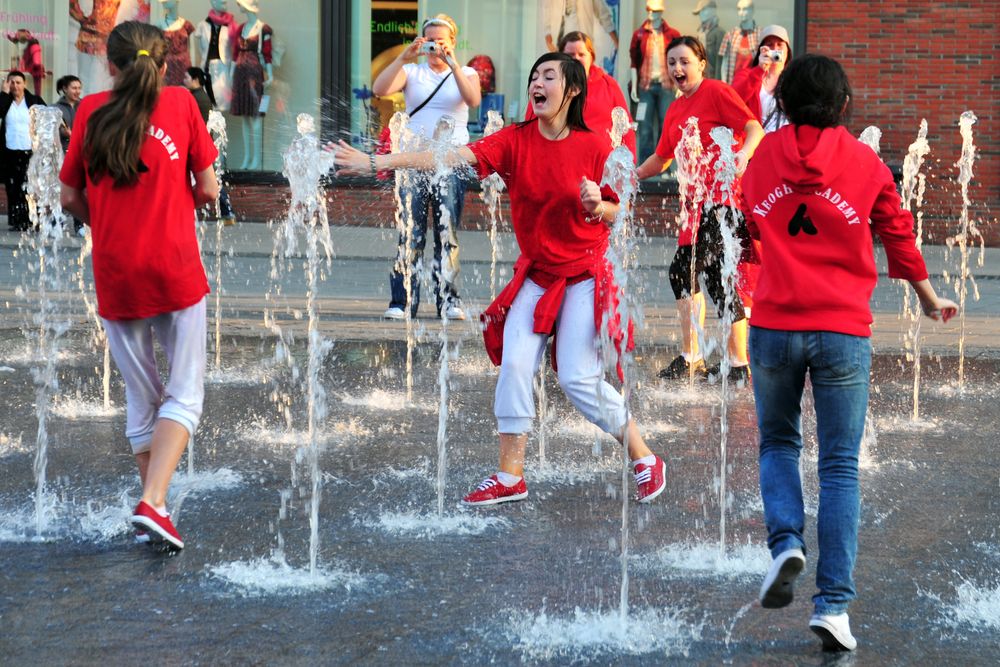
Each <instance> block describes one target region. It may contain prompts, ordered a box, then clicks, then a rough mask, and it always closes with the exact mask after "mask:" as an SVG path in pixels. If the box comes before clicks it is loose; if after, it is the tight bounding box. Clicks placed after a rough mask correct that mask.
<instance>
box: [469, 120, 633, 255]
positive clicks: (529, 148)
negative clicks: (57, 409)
mask: <svg viewBox="0 0 1000 667" xmlns="http://www.w3.org/2000/svg"><path fill="white" fill-rule="evenodd" d="M469 148H470V149H471V150H472V152H473V154H474V155H475V156H476V159H477V160H478V164H477V165H476V171H477V172H478V173H479V177H480V178H486V177H487V176H489V175H490V174H492V173H497V174H499V175H500V178H502V179H503V181H504V183H505V184H506V186H507V192H508V193H510V209H511V218H512V225H513V227H514V235H515V236H516V237H517V244H518V246H519V247H520V249H521V254H522V255H524V256H525V257H527V258H528V259H530V260H531V261H532V262H533V263H535V264H538V265H540V266H543V267H544V266H548V267H553V268H558V267H561V266H566V265H571V264H579V263H580V262H581V261H584V262H593V263H596V262H597V261H599V260H601V259H602V258H603V256H604V251H605V249H606V248H607V243H608V234H609V230H608V226H607V225H606V224H604V223H603V222H599V223H594V222H588V221H587V220H586V218H587V213H586V211H585V210H584V208H583V203H582V202H581V201H580V181H581V180H583V178H584V177H587V178H589V179H590V180H592V181H594V182H596V183H600V182H601V178H602V176H603V175H604V161H605V160H606V159H607V157H608V154H609V153H610V150H611V145H610V143H609V142H607V141H606V140H605V139H604V138H602V137H601V136H600V135H599V134H598V133H597V132H581V131H578V130H572V131H571V132H570V134H569V136H568V137H566V138H565V139H562V140H560V141H551V140H549V139H546V138H545V137H543V136H542V133H541V132H540V131H539V130H538V122H537V121H529V122H527V123H522V124H519V125H510V126H508V127H505V128H504V129H502V130H500V131H499V132H497V133H496V134H491V135H490V136H488V137H484V138H482V139H480V140H479V141H476V142H475V143H472V144H469ZM601 192H602V194H603V195H604V198H605V199H607V200H610V201H617V197H616V196H615V194H614V192H613V191H612V190H611V189H610V188H607V187H605V188H602V189H601Z"/></svg>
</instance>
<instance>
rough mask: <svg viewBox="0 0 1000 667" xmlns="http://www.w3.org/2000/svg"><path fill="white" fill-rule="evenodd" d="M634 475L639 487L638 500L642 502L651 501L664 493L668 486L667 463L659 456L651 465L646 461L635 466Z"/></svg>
mask: <svg viewBox="0 0 1000 667" xmlns="http://www.w3.org/2000/svg"><path fill="white" fill-rule="evenodd" d="M632 476H633V477H634V478H635V485H636V487H638V489H639V497H638V498H637V500H638V501H639V502H640V503H648V502H651V501H652V500H653V498H655V497H656V496H658V495H660V494H661V493H663V489H665V488H667V464H666V463H664V462H663V459H661V458H660V457H659V456H657V457H656V461H654V462H653V465H651V466H648V465H646V464H644V463H640V464H639V465H637V466H635V470H634V471H633V473H632Z"/></svg>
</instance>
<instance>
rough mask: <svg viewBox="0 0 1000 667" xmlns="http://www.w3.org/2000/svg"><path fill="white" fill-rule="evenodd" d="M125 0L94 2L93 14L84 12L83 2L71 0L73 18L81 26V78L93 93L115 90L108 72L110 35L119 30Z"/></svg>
mask: <svg viewBox="0 0 1000 667" xmlns="http://www.w3.org/2000/svg"><path fill="white" fill-rule="evenodd" d="M120 4H121V0H94V4H93V7H92V9H91V10H90V15H89V16H88V15H86V14H84V13H83V10H82V9H81V8H80V1H79V0H69V15H70V17H71V18H72V19H73V20H74V21H77V22H78V23H79V24H80V32H79V34H78V35H77V38H76V50H77V51H79V52H80V53H79V56H78V60H77V62H78V63H79V68H78V69H79V72H78V76H79V77H80V78H81V79H82V80H83V85H84V86H86V89H87V90H88V91H90V92H98V91H101V90H107V89H108V88H110V87H111V74H110V72H108V35H110V34H111V31H112V30H113V29H114V27H115V22H116V20H117V18H118V7H119V5H120Z"/></svg>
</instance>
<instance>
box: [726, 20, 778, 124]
mask: <svg viewBox="0 0 1000 667" xmlns="http://www.w3.org/2000/svg"><path fill="white" fill-rule="evenodd" d="M791 56H792V46H791V42H790V41H789V40H788V31H787V30H785V29H784V28H782V27H781V26H780V25H769V26H767V27H766V28H764V30H763V31H762V32H761V34H760V47H759V48H758V49H757V55H755V56H754V59H753V63H751V65H750V67H744V68H743V69H741V70H738V71H737V72H736V73H735V74H734V75H733V88H735V89H736V92H737V93H739V95H740V97H741V98H743V101H744V102H746V105H747V107H749V109H750V111H752V112H753V114H754V116H756V117H757V120H758V121H759V122H760V124H761V125H762V126H763V127H764V132H765V133H766V132H774V131H775V130H777V129H779V128H782V127H784V126H785V125H788V118H787V117H786V116H785V114H784V113H782V111H781V109H780V108H779V107H778V102H777V99H775V96H774V89H775V88H776V87H777V85H778V77H779V76H781V73H782V72H783V71H785V65H786V63H788V60H789V58H791Z"/></svg>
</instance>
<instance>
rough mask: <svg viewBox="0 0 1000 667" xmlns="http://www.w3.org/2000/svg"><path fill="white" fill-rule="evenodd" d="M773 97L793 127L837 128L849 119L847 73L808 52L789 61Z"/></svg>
mask: <svg viewBox="0 0 1000 667" xmlns="http://www.w3.org/2000/svg"><path fill="white" fill-rule="evenodd" d="M774 96H775V97H776V98H777V100H778V105H779V106H780V107H781V110H782V111H783V112H784V114H785V115H786V116H788V120H790V121H791V122H792V124H793V125H812V126H813V127H821V128H822V127H836V126H837V125H842V124H843V123H844V122H845V121H846V119H847V118H848V117H849V116H850V100H851V84H850V83H849V82H848V80H847V72H845V71H844V68H843V67H842V66H841V64H840V63H839V62H837V61H836V60H834V59H833V58H829V57H827V56H821V55H817V54H814V53H807V54H805V55H804V56H800V57H798V58H796V59H795V60H792V61H789V63H788V66H787V67H785V70H784V71H783V72H782V73H781V76H779V77H778V85H777V87H776V88H775V90H774Z"/></svg>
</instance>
